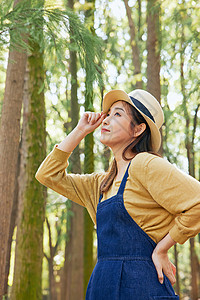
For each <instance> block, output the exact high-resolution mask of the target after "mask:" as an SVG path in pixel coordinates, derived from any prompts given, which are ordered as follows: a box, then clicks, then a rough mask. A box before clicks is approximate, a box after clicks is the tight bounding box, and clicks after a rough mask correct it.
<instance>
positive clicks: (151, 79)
mask: <svg viewBox="0 0 200 300" xmlns="http://www.w3.org/2000/svg"><path fill="white" fill-rule="evenodd" d="M159 11H160V6H159V3H158V1H157V0H149V1H148V4H147V91H149V92H150V93H151V94H152V95H154V97H156V99H157V100H158V101H159V102H160V93H161V92H160V43H159Z"/></svg>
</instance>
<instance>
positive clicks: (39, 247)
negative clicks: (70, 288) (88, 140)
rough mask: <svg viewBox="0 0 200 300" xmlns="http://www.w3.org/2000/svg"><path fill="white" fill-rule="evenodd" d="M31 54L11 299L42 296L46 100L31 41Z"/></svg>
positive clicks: (36, 47)
mask: <svg viewBox="0 0 200 300" xmlns="http://www.w3.org/2000/svg"><path fill="white" fill-rule="evenodd" d="M31 47H32V54H31V55H30V56H29V58H28V70H29V78H28V82H29V84H28V87H29V88H28V90H29V97H26V98H25V101H24V115H23V135H22V156H21V172H20V178H19V182H20V186H19V199H20V201H19V203H20V212H19V223H18V229H17V242H16V256H15V270H14V280H13V288H12V291H11V300H18V299H20V300H27V299H31V300H41V299H42V285H41V275H42V260H43V223H44V217H45V194H46V193H45V188H44V187H43V186H42V185H41V184H39V183H38V182H37V181H36V179H34V178H35V173H36V171H37V169H38V167H39V165H40V164H41V162H42V160H43V159H44V157H45V152H46V142H45V140H46V132H45V103H44V91H43V89H42V87H43V85H44V67H43V54H42V53H41V52H40V47H39V45H38V44H36V43H32V44H31Z"/></svg>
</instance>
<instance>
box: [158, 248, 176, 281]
mask: <svg viewBox="0 0 200 300" xmlns="http://www.w3.org/2000/svg"><path fill="white" fill-rule="evenodd" d="M159 246H160V245H159V243H158V244H157V246H156V248H155V249H154V251H153V254H152V260H153V263H154V265H155V268H156V271H157V273H158V280H159V281H160V283H163V280H164V276H163V272H164V274H165V275H166V276H167V277H168V279H169V281H170V282H171V284H172V285H174V284H175V282H176V278H175V275H176V267H175V266H174V264H173V263H172V262H171V261H170V260H169V257H168V254H167V251H166V250H163V249H162V247H159Z"/></svg>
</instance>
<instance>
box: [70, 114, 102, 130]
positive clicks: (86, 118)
mask: <svg viewBox="0 0 200 300" xmlns="http://www.w3.org/2000/svg"><path fill="white" fill-rule="evenodd" d="M105 116H106V114H104V113H103V112H102V113H95V112H91V111H86V112H84V114H83V116H82V117H81V119H80V120H79V122H78V124H77V126H76V128H77V129H79V130H80V131H82V132H83V133H84V135H87V134H89V133H90V132H93V131H94V130H95V129H96V128H97V127H99V126H100V125H101V123H102V121H103V119H104V118H105Z"/></svg>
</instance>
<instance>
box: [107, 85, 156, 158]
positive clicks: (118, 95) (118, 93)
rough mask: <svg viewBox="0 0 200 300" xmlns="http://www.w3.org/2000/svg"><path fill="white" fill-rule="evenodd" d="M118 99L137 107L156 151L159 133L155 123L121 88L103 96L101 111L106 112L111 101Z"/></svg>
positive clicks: (111, 103)
mask: <svg viewBox="0 0 200 300" xmlns="http://www.w3.org/2000/svg"><path fill="white" fill-rule="evenodd" d="M120 100H122V101H125V102H128V103H129V104H130V105H132V106H134V107H135V109H137V111H139V113H140V114H141V115H142V116H143V117H144V119H145V120H146V122H147V124H148V125H149V128H150V131H151V146H152V150H153V151H155V152H158V150H159V149H160V145H161V135H160V131H159V129H158V127H157V125H156V124H155V123H154V122H153V121H152V120H151V119H150V118H149V117H148V116H147V115H145V114H144V113H143V112H142V111H141V110H139V109H138V108H137V107H136V106H135V105H134V103H133V102H132V101H131V99H130V97H129V96H128V94H127V93H126V92H124V91H123V90H112V91H110V92H108V93H107V94H106V95H105V96H104V98H103V107H102V110H103V113H107V112H108V111H109V109H110V107H111V106H112V105H113V103H115V102H117V101H120Z"/></svg>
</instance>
